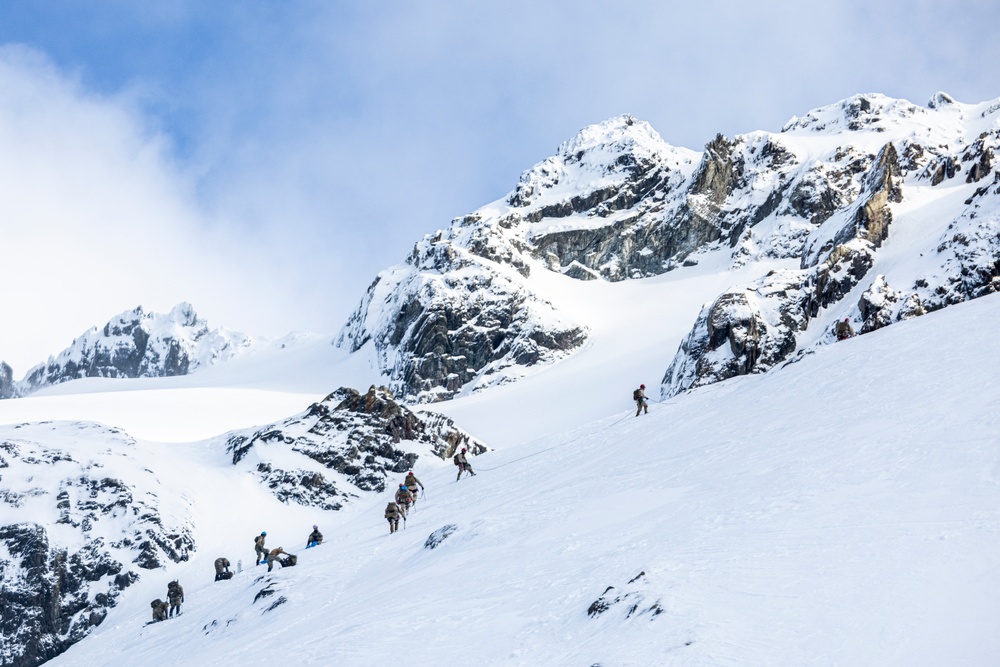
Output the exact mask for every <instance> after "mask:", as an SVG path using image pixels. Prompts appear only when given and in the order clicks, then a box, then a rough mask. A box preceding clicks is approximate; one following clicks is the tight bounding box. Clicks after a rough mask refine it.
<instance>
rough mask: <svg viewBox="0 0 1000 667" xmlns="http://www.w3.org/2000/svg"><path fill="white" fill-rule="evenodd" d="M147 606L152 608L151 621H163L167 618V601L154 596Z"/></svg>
mask: <svg viewBox="0 0 1000 667" xmlns="http://www.w3.org/2000/svg"><path fill="white" fill-rule="evenodd" d="M149 606H150V607H152V608H153V621H154V622H155V621H165V620H167V603H166V602H164V601H163V600H161V599H160V598H156V599H155V600H153V601H152V602H150V603H149Z"/></svg>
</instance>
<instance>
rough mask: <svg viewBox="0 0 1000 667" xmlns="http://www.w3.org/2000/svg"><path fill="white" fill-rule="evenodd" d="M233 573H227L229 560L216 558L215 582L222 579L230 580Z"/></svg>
mask: <svg viewBox="0 0 1000 667" xmlns="http://www.w3.org/2000/svg"><path fill="white" fill-rule="evenodd" d="M232 578H233V573H232V572H230V571H229V559H228V558H216V559H215V580H216V581H221V580H222V579H232Z"/></svg>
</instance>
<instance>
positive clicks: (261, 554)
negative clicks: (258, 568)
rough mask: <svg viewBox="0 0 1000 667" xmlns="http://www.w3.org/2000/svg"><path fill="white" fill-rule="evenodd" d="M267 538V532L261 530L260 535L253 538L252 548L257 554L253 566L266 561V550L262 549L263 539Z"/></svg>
mask: <svg viewBox="0 0 1000 667" xmlns="http://www.w3.org/2000/svg"><path fill="white" fill-rule="evenodd" d="M266 537H267V531H266V530H262V531H261V532H260V535H258V536H257V537H255V538H253V548H254V551H255V552H256V553H257V562H255V563H254V565H260V564H261V563H263V562H264V561H265V560H266V559H267V549H266V548H265V547H264V539H265V538H266Z"/></svg>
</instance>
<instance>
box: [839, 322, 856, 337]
mask: <svg viewBox="0 0 1000 667" xmlns="http://www.w3.org/2000/svg"><path fill="white" fill-rule="evenodd" d="M853 337H854V329H852V328H851V318H849V317H845V318H844V321H843V322H837V340H847V339H848V338H853Z"/></svg>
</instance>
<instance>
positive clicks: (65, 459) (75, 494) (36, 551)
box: [0, 423, 194, 667]
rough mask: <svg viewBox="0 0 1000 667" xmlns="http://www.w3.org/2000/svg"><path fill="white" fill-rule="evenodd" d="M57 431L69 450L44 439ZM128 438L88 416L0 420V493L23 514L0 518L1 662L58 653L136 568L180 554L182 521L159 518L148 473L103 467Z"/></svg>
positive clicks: (186, 549)
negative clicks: (83, 419)
mask: <svg viewBox="0 0 1000 667" xmlns="http://www.w3.org/2000/svg"><path fill="white" fill-rule="evenodd" d="M43 440H44V442H45V443H46V444H44V445H42V444H40V443H41V442H42V441H43ZM61 440H65V441H66V442H67V443H68V444H72V445H73V451H69V450H68V449H66V448H62V447H56V446H54V445H53V444H51V443H53V442H59V441H61ZM88 443H89V447H88V446H87V445H88ZM133 446H134V443H133V442H132V441H131V439H130V438H128V437H127V436H125V435H124V434H122V433H121V432H119V431H116V430H114V429H107V428H105V427H101V426H97V425H93V424H78V423H62V424H24V425H20V426H13V427H3V428H2V429H0V453H2V456H0V462H2V465H0V468H2V469H3V471H4V472H3V483H4V488H3V489H2V490H0V503H3V504H4V505H6V506H7V509H8V511H10V512H13V513H14V515H15V516H17V515H20V514H23V516H25V517H31V518H32V520H31V521H30V522H29V521H24V522H17V523H11V524H7V525H3V526H0V554H5V555H4V556H0V584H2V585H0V664H3V665H12V666H14V665H17V666H18V667H33V666H34V665H39V664H42V663H43V662H45V661H47V660H49V659H51V658H53V657H55V656H56V655H59V654H60V653H62V652H63V651H65V650H66V649H67V648H69V647H70V646H71V645H73V644H74V643H76V642H77V641H79V640H81V639H82V638H84V637H86V636H87V634H88V633H89V632H90V630H91V629H92V628H93V627H95V626H97V625H100V624H101V622H102V621H104V619H105V617H106V616H107V614H108V612H109V610H111V609H112V608H113V607H114V606H115V605H116V604H117V603H118V600H119V597H120V595H121V593H122V591H123V590H124V589H125V588H127V587H129V586H130V585H132V584H133V583H135V582H136V581H137V580H138V579H139V577H140V576H141V575H140V573H141V572H142V571H143V570H148V569H154V568H159V567H161V566H162V565H163V564H164V563H166V562H180V561H184V560H187V559H188V557H189V554H190V553H191V551H192V550H193V549H194V540H193V538H192V534H191V531H190V528H189V527H187V526H167V525H165V524H164V522H163V520H162V518H161V515H160V512H159V498H158V495H157V494H156V493H155V492H154V491H153V490H152V489H155V488H157V487H158V486H159V483H158V482H157V481H156V480H155V478H154V477H153V475H152V473H150V472H149V471H148V470H145V469H143V468H141V467H140V466H139V465H138V463H134V462H133V463H131V464H129V465H130V466H131V474H132V475H133V478H130V480H129V481H126V480H124V479H119V478H117V477H111V476H108V475H106V474H104V473H103V470H104V469H105V463H106V462H107V463H112V462H113V463H114V467H115V469H116V470H122V458H123V456H124V457H126V458H127V457H128V450H129V449H130V448H132V447H133ZM88 449H89V451H88ZM77 452H81V453H84V454H89V456H90V457H92V458H91V460H90V462H89V463H86V464H85V463H83V462H81V461H78V460H77V459H76V453H77ZM126 467H128V466H126ZM36 479H58V480H61V481H59V482H58V484H57V485H56V486H53V487H48V486H45V487H42V486H36V484H37V482H35V481H34V480H36ZM68 536H72V537H68Z"/></svg>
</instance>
